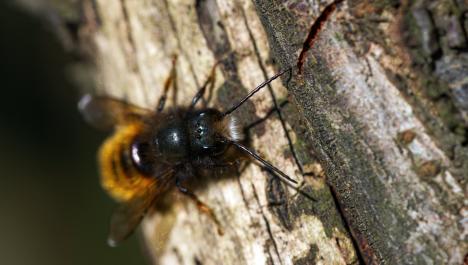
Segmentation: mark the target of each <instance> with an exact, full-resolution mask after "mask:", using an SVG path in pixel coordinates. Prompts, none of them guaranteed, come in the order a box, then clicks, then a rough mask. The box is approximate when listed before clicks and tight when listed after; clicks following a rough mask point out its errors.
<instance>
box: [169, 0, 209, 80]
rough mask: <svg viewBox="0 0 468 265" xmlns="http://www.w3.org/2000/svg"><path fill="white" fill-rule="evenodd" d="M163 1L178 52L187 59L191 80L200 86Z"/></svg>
mask: <svg viewBox="0 0 468 265" xmlns="http://www.w3.org/2000/svg"><path fill="white" fill-rule="evenodd" d="M163 2H164V6H165V7H166V14H167V17H168V18H169V24H170V25H171V30H172V31H173V32H174V36H175V38H176V41H177V48H178V50H179V51H180V53H182V55H183V56H184V57H185V58H186V59H187V62H188V65H189V69H190V73H191V74H192V77H193V80H194V81H195V85H196V86H197V87H200V86H201V85H200V82H199V81H198V77H197V75H196V74H195V69H194V67H193V62H192V61H191V60H190V57H189V56H188V55H187V53H186V52H185V49H184V48H185V47H184V45H183V44H182V41H181V40H180V38H179V34H178V32H179V31H178V30H177V27H176V23H175V20H174V17H173V16H172V13H171V12H170V9H169V2H168V0H163Z"/></svg>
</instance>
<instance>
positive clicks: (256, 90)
mask: <svg viewBox="0 0 468 265" xmlns="http://www.w3.org/2000/svg"><path fill="white" fill-rule="evenodd" d="M291 70H292V68H291V67H289V68H287V69H286V70H284V71H282V72H279V73H277V74H276V75H274V76H272V77H270V78H269V79H268V80H266V81H264V82H263V83H261V84H260V85H258V86H257V87H256V88H255V89H254V90H252V91H250V92H249V94H247V96H245V97H244V98H243V99H242V100H241V101H239V102H238V103H236V104H235V105H234V106H232V107H231V108H230V109H229V110H227V111H225V112H224V113H223V117H224V116H227V115H229V114H231V113H232V112H233V111H235V110H236V109H237V108H239V107H240V106H242V104H244V103H245V102H246V101H247V100H249V98H251V97H252V96H253V95H254V94H255V93H257V92H258V91H259V90H260V89H262V88H264V87H265V86H266V85H268V84H269V83H271V82H272V81H273V80H275V79H276V78H278V77H280V76H282V75H283V74H285V73H286V72H289V71H291Z"/></svg>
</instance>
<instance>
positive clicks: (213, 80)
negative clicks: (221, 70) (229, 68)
mask: <svg viewBox="0 0 468 265" xmlns="http://www.w3.org/2000/svg"><path fill="white" fill-rule="evenodd" d="M219 63H220V61H217V62H216V63H215V64H214V65H213V67H212V68H211V73H210V75H209V76H208V79H206V81H205V83H204V84H203V86H202V87H201V88H200V89H199V90H198V91H197V93H196V94H195V96H194V97H193V99H192V103H191V104H190V109H193V108H194V107H195V105H196V104H197V103H198V101H199V100H200V99H202V101H203V105H204V106H205V107H206V105H207V104H208V102H210V100H211V97H212V94H213V88H214V85H215V83H216V67H217V66H218V64H219ZM206 88H208V93H209V94H208V97H207V99H206V100H204V99H203V96H204V95H205V93H206V90H207V89H206Z"/></svg>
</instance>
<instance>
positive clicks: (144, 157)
mask: <svg viewBox="0 0 468 265" xmlns="http://www.w3.org/2000/svg"><path fill="white" fill-rule="evenodd" d="M130 151H131V157H132V161H133V164H134V165H135V167H136V168H137V169H138V170H140V171H141V172H142V173H146V174H151V173H152V162H151V156H150V153H151V146H150V144H149V143H147V142H141V141H138V140H135V141H134V142H133V143H132V145H131V150H130Z"/></svg>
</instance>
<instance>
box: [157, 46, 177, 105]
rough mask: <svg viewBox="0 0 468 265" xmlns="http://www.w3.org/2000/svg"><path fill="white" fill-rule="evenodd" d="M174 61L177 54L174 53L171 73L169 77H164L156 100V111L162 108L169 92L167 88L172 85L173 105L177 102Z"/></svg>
mask: <svg viewBox="0 0 468 265" xmlns="http://www.w3.org/2000/svg"><path fill="white" fill-rule="evenodd" d="M176 62H177V55H174V57H173V58H172V68H171V73H170V75H169V77H168V78H167V79H166V82H164V90H163V93H162V95H161V97H160V98H159V101H158V105H157V106H158V107H157V108H156V112H161V111H163V109H164V105H165V104H166V99H167V93H168V92H169V88H171V87H173V97H172V98H173V100H174V106H175V105H176V103H177V82H176V81H177V78H176V77H177V71H176Z"/></svg>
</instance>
